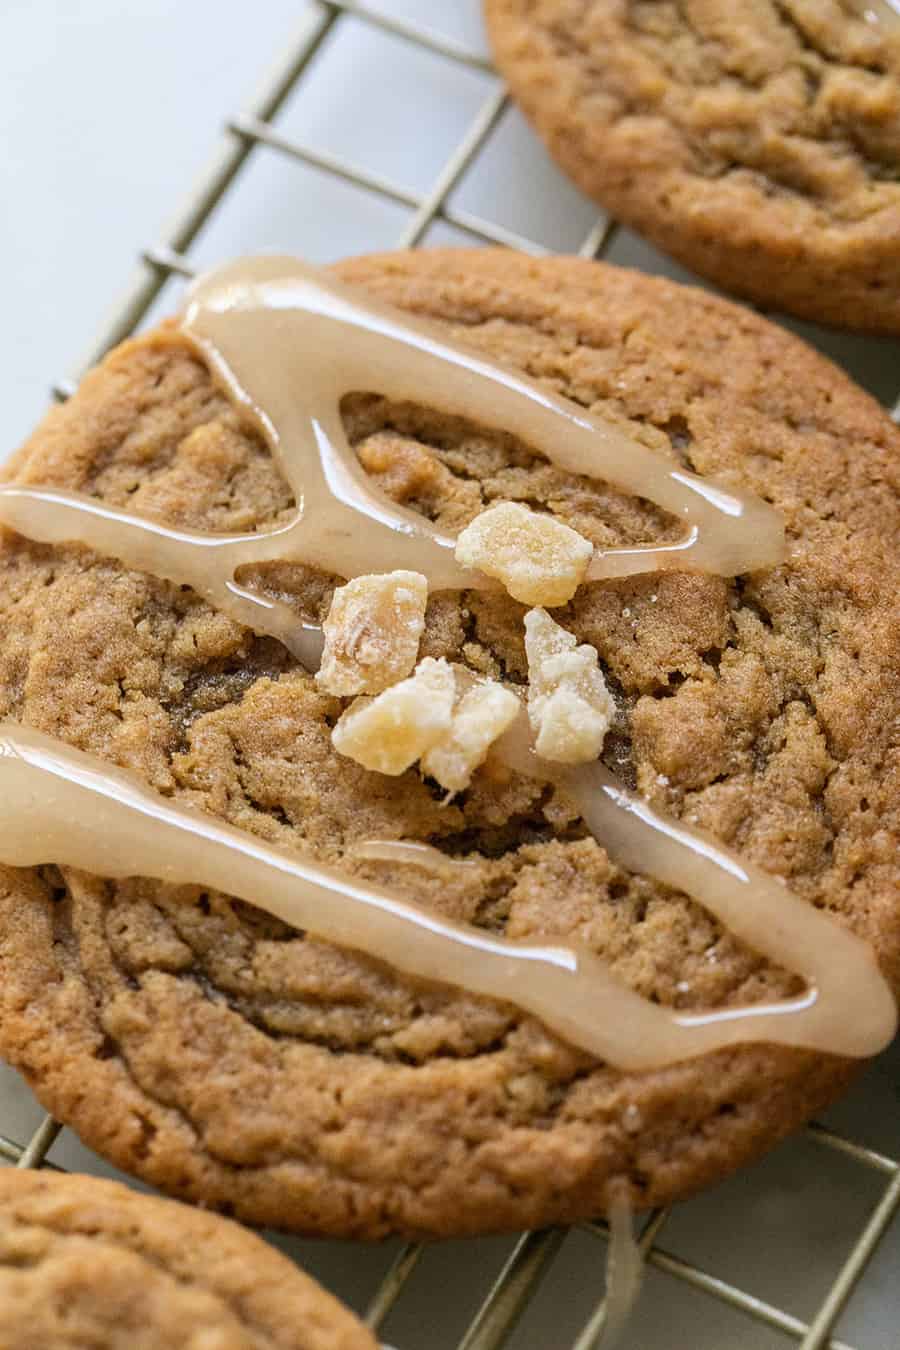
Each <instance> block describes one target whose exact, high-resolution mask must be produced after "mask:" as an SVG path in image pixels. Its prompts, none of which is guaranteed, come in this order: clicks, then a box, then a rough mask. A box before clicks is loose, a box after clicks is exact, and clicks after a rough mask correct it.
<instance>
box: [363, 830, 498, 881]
mask: <svg viewBox="0 0 900 1350" xmlns="http://www.w3.org/2000/svg"><path fill="white" fill-rule="evenodd" d="M349 856H350V857H351V858H359V859H360V861H361V862H383V863H393V864H398V863H399V864H401V865H404V866H407V867H422V868H424V869H425V870H426V871H428V872H438V873H440V875H441V876H445V877H452V876H453V875H454V874H455V873H459V872H460V871H462V872H465V871H466V869H468V870H469V871H471V870H472V868H473V867H475V866H476V865H477V864H476V862H475V860H474V858H452V857H450V856H449V854H447V853H442V852H441V850H440V849H439V848H435V847H434V845H433V844H422V843H419V842H418V840H415V839H364V840H363V841H362V842H361V843H359V844H354V846H353V847H352V848H351V849H350V850H349Z"/></svg>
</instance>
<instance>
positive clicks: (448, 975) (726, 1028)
mask: <svg viewBox="0 0 900 1350" xmlns="http://www.w3.org/2000/svg"><path fill="white" fill-rule="evenodd" d="M566 782H567V784H568V785H569V786H570V789H571V790H572V791H573V792H575V793H576V794H578V795H580V798H581V804H582V809H583V810H584V811H585V814H586V818H587V819H588V824H589V826H590V827H591V829H592V830H593V829H597V828H598V827H600V826H602V828H603V831H604V843H605V844H607V845H608V846H609V847H610V852H611V853H612V854H613V855H616V854H617V853H618V852H619V851H620V850H621V852H622V855H623V857H624V861H626V862H627V863H630V864H631V865H633V864H634V861H635V857H634V850H635V848H639V857H638V858H637V863H638V865H639V866H640V868H641V869H642V870H647V871H650V872H651V873H654V874H658V875H660V876H662V878H663V879H664V880H666V881H667V882H669V883H670V884H672V885H685V886H686V889H688V890H691V888H692V887H693V888H694V889H695V892H696V893H697V895H698V898H699V899H700V901H701V903H703V904H705V905H706V906H707V908H709V909H710V910H711V911H712V912H713V913H715V914H717V915H720V916H722V917H727V918H728V919H729V920H731V921H733V922H734V926H735V930H736V931H737V932H738V933H739V934H740V935H741V936H742V937H743V938H744V939H745V940H746V941H748V942H750V943H751V944H752V945H753V946H754V947H755V948H756V949H757V950H758V951H760V952H762V953H764V954H765V955H767V956H769V957H771V958H772V959H773V960H775V961H778V962H780V963H782V964H789V965H792V966H794V967H795V968H796V969H798V970H799V971H800V972H802V974H803V975H805V976H806V978H807V980H808V981H809V987H808V990H807V992H806V993H805V994H804V995H802V997H800V998H798V999H791V1000H785V1001H782V1002H778V1003H771V1004H766V1005H762V1006H753V1007H750V1008H741V1009H727V1010H724V1011H722V1012H709V1013H698V1014H691V1013H682V1012H676V1011H673V1010H670V1009H666V1008H662V1007H659V1006H657V1005H655V1004H652V1003H650V1002H648V1001H647V1000H646V999H643V998H641V997H640V996H639V995H638V994H636V993H634V991H633V990H631V989H629V988H628V987H627V986H626V985H624V984H621V983H620V982H619V981H618V980H617V979H616V978H615V977H614V976H613V974H612V973H611V972H610V971H609V969H608V968H607V967H606V965H605V964H604V962H603V961H602V960H600V959H599V958H598V957H596V956H595V955H594V954H593V953H591V952H590V951H588V950H586V949H585V948H583V947H580V946H578V945H577V944H574V943H573V944H571V945H569V944H550V943H541V942H536V941H524V940H518V941H514V940H510V939H505V938H498V937H494V936H492V935H490V934H487V933H484V932H481V931H479V930H478V929H475V928H471V927H468V926H465V925H461V924H456V923H453V922H451V921H450V920H446V919H443V918H441V917H439V916H437V915H434V914H430V913H428V912H427V911H425V910H423V909H420V908H419V907H418V906H417V905H414V904H411V903H410V902H408V901H404V900H401V899H398V898H397V897H396V896H395V895H392V894H391V893H390V892H389V891H387V890H385V889H383V888H381V887H377V886H373V885H369V884H361V883H359V882H357V881H356V880H354V879H353V878H351V877H349V876H347V875H346V874H342V873H340V872H338V871H335V870H334V869H331V868H327V867H324V866H322V865H320V864H318V863H315V862H312V861H309V860H306V859H303V858H301V857H296V856H294V855H292V854H290V853H288V852H286V851H284V850H281V849H277V848H272V847H270V846H268V845H266V844H264V843H262V842H261V841H260V840H258V839H256V838H254V837H253V836H252V835H250V834H248V833H246V832H245V831H242V830H237V829H234V828H232V827H231V826H229V825H226V824H224V823H223V822H221V821H220V820H217V819H216V818H215V817H213V816H210V815H207V814H205V813H204V812H201V811H197V810H196V809H193V808H190V807H187V806H184V805H181V804H178V803H176V802H173V801H171V800H169V799H167V798H165V797H162V796H160V795H159V794H158V793H156V792H154V791H152V790H151V789H149V788H147V787H145V786H143V785H142V784H141V783H140V782H138V781H137V780H136V779H133V778H132V777H131V776H130V775H129V774H127V773H124V772H122V771H121V770H117V769H114V768H111V767H110V766H109V765H108V764H106V763H104V762H103V761H102V760H98V759H94V758H93V757H92V756H90V755H86V754H84V753H83V752H81V751H78V750H74V749H71V748H70V747H68V746H66V745H64V744H63V743H62V742H60V741H58V740H55V739H54V738H52V737H48V736H45V735H43V734H41V733H40V732H37V731H32V730H29V729H27V728H24V727H20V726H16V725H15V724H12V723H4V724H0V862H2V863H5V864H7V865H8V866H12V867H34V866H38V865H40V864H43V863H50V862H53V863H57V864H60V865H63V866H71V867H77V868H81V869H83V870H85V871H88V872H92V873H94V874H96V875H100V876H106V877H128V876H146V877H151V878H154V879H156V880H159V881H163V882H170V883H173V884H187V883H194V884H196V885H200V886H204V887H209V888H211V889H215V890H221V891H224V892H225V893H227V894H229V895H235V896H237V897H238V898H239V899H242V900H246V901H247V902H248V903H249V904H252V905H255V906H257V907H259V908H263V909H265V910H266V911H268V912H269V913H270V914H273V915H275V916H276V917H277V918H279V919H282V920H283V921H284V922H286V923H288V924H290V925H292V926H293V927H295V928H299V929H306V930H309V931H310V932H312V933H315V934H316V935H317V936H318V937H321V938H324V939H326V940H328V941H331V942H335V943H338V944H339V945H341V946H344V947H350V948H354V949H357V950H361V951H363V952H366V953H368V954H369V955H371V956H374V957H376V958H379V959H381V960H383V961H386V962H388V963H389V964H390V965H392V966H393V967H395V968H396V969H398V970H401V971H404V972H406V973H408V974H410V975H414V976H418V977H420V978H423V979H426V980H434V981H438V982H440V983H443V984H450V985H457V986H461V987H463V988H464V989H467V990H468V991H469V992H471V993H473V994H481V995H486V996H487V997H490V998H495V999H500V1000H502V1001H504V1002H509V1003H513V1004H515V1005H516V1006H517V1007H518V1008H520V1009H521V1010H523V1011H525V1012H528V1013H532V1014H533V1015H534V1016H535V1017H537V1018H539V1019H540V1020H541V1021H542V1022H544V1023H545V1024H546V1025H547V1026H548V1027H550V1028H551V1029H552V1030H553V1031H555V1032H557V1033H558V1034H559V1035H560V1036H561V1037H563V1038H564V1039H565V1040H568V1041H570V1042H571V1043H572V1044H574V1045H577V1046H580V1047H581V1048H583V1049H584V1050H587V1051H588V1052H590V1053H591V1054H593V1055H596V1056H597V1057H599V1058H600V1059H604V1060H608V1061H609V1062H610V1063H612V1064H615V1065H617V1066H618V1067H620V1068H622V1069H627V1070H636V1071H642V1070H649V1069H655V1068H659V1067H660V1066H662V1065H665V1064H669V1063H672V1062H674V1061H677V1060H682V1059H687V1058H690V1057H692V1056H694V1055H700V1054H705V1053H707V1052H708V1051H711V1050H716V1049H719V1048H721V1047H722V1046H728V1045H735V1044H738V1043H739V1042H744V1041H748V1040H767V1041H774V1042H778V1043H779V1044H782V1045H795V1046H804V1047H807V1048H813V1049H818V1050H824V1051H831V1052H833V1053H835V1054H844V1055H851V1056H864V1055H871V1054H874V1053H875V1052H876V1051H878V1050H880V1049H881V1048H882V1047H883V1046H884V1045H886V1044H887V1043H888V1041H889V1040H890V1038H891V1036H892V1035H893V1032H894V1029H895V1026H896V1006H895V1004H894V1000H893V998H892V996H891V992H890V990H889V988H888V986H887V983H886V982H885V980H884V978H883V976H882V975H881V973H880V971H879V970H878V967H877V964H876V962H875V959H874V957H873V955H872V953H871V951H870V950H869V948H868V946H867V945H866V944H865V943H864V942H862V941H861V940H860V939H859V938H857V937H855V936H854V935H853V934H852V933H849V932H847V931H846V930H845V929H844V928H842V927H841V925H840V924H838V923H837V922H836V921H835V920H834V919H832V918H831V917H830V916H828V915H827V914H824V913H820V912H819V911H818V910H816V909H814V908H813V907H812V906H810V905H806V904H804V903H803V902H802V901H800V900H798V899H796V898H795V897H794V896H792V895H791V894H790V893H789V892H788V891H785V890H784V889H783V888H782V887H780V886H778V884H777V883H776V882H774V881H772V879H771V878H769V877H766V876H765V875H764V874H763V873H761V872H759V871H758V869H754V868H752V867H750V866H749V865H748V864H744V863H741V862H740V861H739V860H738V859H737V858H735V857H733V856H732V855H731V854H729V853H728V852H727V850H725V849H723V848H721V847H720V846H719V845H717V844H715V843H713V842H712V841H710V840H707V839H705V838H704V837H703V836H702V835H699V834H696V833H695V832H692V831H689V830H687V829H686V828H685V827H683V826H681V825H678V824H676V823H675V822H672V821H667V820H665V819H663V818H662V817H660V816H658V815H657V813H656V812H654V811H653V810H652V808H650V807H649V806H647V805H646V803H643V802H641V801H640V799H638V798H636V797H633V796H632V795H631V794H629V793H627V792H625V791H624V790H623V789H622V788H620V787H618V785H616V784H615V783H614V782H613V781H611V782H609V783H607V781H606V779H605V777H604V773H603V772H600V773H598V772H597V769H596V767H595V766H591V772H590V773H585V772H584V771H583V770H575V771H572V772H571V776H569V775H568V774H567V776H566ZM597 789H599V791H597ZM595 798H597V799H598V800H599V803H600V804H599V806H598V805H595ZM848 1009H851V1010H852V1012H851V1013H849V1014H848Z"/></svg>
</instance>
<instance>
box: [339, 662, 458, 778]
mask: <svg viewBox="0 0 900 1350" xmlns="http://www.w3.org/2000/svg"><path fill="white" fill-rule="evenodd" d="M455 693H456V681H455V678H454V675H453V668H452V667H451V666H449V665H448V664H447V662H446V661H445V660H444V659H443V657H441V658H440V659H439V660H435V659H434V658H433V657H430V656H427V657H426V658H425V660H424V661H420V662H419V665H418V666H417V667H416V671H415V674H413V675H411V676H410V677H409V679H406V680H401V681H400V683H399V684H395V685H392V686H391V688H390V689H385V690H384V692H383V693H381V694H377V695H376V696H375V697H374V698H367V697H363V698H358V699H356V700H355V701H354V702H353V703H351V705H350V707H349V708H348V709H347V710H346V712H344V713H343V714H342V716H341V717H340V719H339V721H338V723H337V726H336V727H335V728H334V730H333V731H332V733H331V741H332V744H333V746H334V748H335V750H337V752H338V754H340V755H346V757H347V758H348V759H353V760H355V761H356V763H357V764H361V765H362V766H363V768H365V769H372V770H374V771H375V772H376V773H384V774H389V775H391V776H396V775H397V774H401V773H403V772H404V771H405V770H406V769H408V768H409V767H410V766H411V765H412V764H414V763H415V762H416V760H417V759H419V758H420V757H421V756H422V755H423V754H424V753H425V752H426V750H430V749H431V747H432V746H433V745H435V744H436V742H437V741H439V740H440V739H441V737H442V736H444V735H446V733H447V732H448V731H449V730H450V724H451V719H452V716H453V703H454V698H455Z"/></svg>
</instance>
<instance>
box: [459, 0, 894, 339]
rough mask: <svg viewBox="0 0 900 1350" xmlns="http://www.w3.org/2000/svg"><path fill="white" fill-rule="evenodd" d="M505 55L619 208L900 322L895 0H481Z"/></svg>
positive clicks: (556, 133) (742, 276)
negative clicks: (685, 0)
mask: <svg viewBox="0 0 900 1350" xmlns="http://www.w3.org/2000/svg"><path fill="white" fill-rule="evenodd" d="M485 9H486V14H487V20H488V29H489V32H490V36H491V39H492V42H493V47H494V51H495V53H496V58H497V62H498V64H499V66H500V69H501V71H502V73H503V74H504V75H505V77H506V78H507V80H508V81H509V84H510V87H511V89H512V92H513V95H514V97H515V98H516V99H517V101H518V102H519V103H520V104H521V106H522V108H523V109H524V111H525V113H526V114H527V115H528V117H529V118H530V119H531V121H532V122H533V123H534V125H535V127H536V129H537V131H538V132H539V133H540V135H541V136H542V137H543V139H544V141H545V142H546V144H547V146H548V148H549V150H550V152H551V154H553V156H554V157H555V158H556V159H557V160H558V161H559V163H560V164H561V165H562V167H563V168H564V169H565V170H566V171H567V172H568V173H569V174H571V176H572V178H574V180H575V182H576V183H577V184H578V185H579V186H580V187H581V188H582V189H583V190H584V191H585V192H587V193H589V194H590V195H591V196H592V197H595V198H596V199H597V201H599V202H600V203H601V204H602V205H603V206H605V207H606V208H607V209H608V210H609V211H610V212H611V214H612V215H613V216H615V217H616V218H617V219H619V220H622V221H625V222H626V223H627V224H629V225H633V226H634V227H635V229H638V230H640V231H642V233H643V234H645V235H647V237H648V238H649V239H652V240H653V242H654V243H655V244H658V245H659V247H660V248H662V249H665V250H666V251H667V252H668V253H671V254H672V256H673V257H675V258H678V259H679V260H680V261H681V262H683V263H685V264H686V265H687V266H688V267H690V268H693V270H694V271H695V272H697V273H699V274H700V275H701V276H705V277H709V278H710V279H711V280H712V281H715V282H717V283H718V284H719V285H720V286H723V287H725V288H726V289H728V290H732V291H734V292H736V293H737V294H738V295H743V296H746V297H747V298H749V299H751V300H755V301H758V302H759V303H760V304H762V305H765V306H767V307H769V308H779V309H784V310H788V311H790V312H792V313H795V314H801V315H804V316H806V317H807V318H811V319H819V320H822V321H823V322H826V323H835V324H839V325H842V326H846V327H850V328H861V329H868V330H870V331H873V332H884V333H900V12H897V11H895V9H894V7H893V5H892V3H891V0H874V3H873V2H871V0H780V2H779V3H777V4H776V3H774V0H708V2H707V3H702V4H701V3H694V0H691V3H688V4H671V3H663V2H661V0H649V3H648V0H485Z"/></svg>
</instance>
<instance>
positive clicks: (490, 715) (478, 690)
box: [422, 680, 520, 792]
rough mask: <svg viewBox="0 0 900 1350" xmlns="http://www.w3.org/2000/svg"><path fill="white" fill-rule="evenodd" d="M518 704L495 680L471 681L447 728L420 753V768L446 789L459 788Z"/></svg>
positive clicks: (475, 767) (466, 783) (479, 761)
mask: <svg viewBox="0 0 900 1350" xmlns="http://www.w3.org/2000/svg"><path fill="white" fill-rule="evenodd" d="M519 707H520V704H519V700H518V699H517V698H516V696H515V694H514V693H513V692H512V691H511V690H510V689H504V688H503V685H502V684H498V683H497V682H496V680H486V681H485V682H484V683H482V684H476V685H474V686H473V687H472V688H471V689H470V690H468V692H467V693H465V694H463V696H462V698H461V699H460V700H459V703H458V704H457V705H456V708H455V710H454V712H453V719H452V721H451V723H450V729H449V731H447V732H446V734H445V735H444V736H442V737H441V739H440V740H439V741H437V742H436V743H435V744H434V745H433V746H432V747H431V749H430V750H427V751H426V752H425V754H424V755H423V756H422V770H423V772H424V773H427V774H430V775H431V777H432V778H436V779H437V781H438V782H439V783H440V785H441V787H445V788H446V789H447V790H448V792H461V791H462V789H463V788H466V787H468V786H469V783H470V781H471V778H472V774H473V773H474V772H475V770H476V769H477V768H478V766H479V765H480V764H483V763H484V761H485V758H486V757H487V753H488V750H489V749H490V748H491V746H492V745H493V743H494V741H495V740H496V739H497V737H498V736H502V735H503V733H504V731H506V729H507V727H509V726H510V724H511V723H512V721H513V719H514V718H515V717H516V715H517V713H518V711H519Z"/></svg>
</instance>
